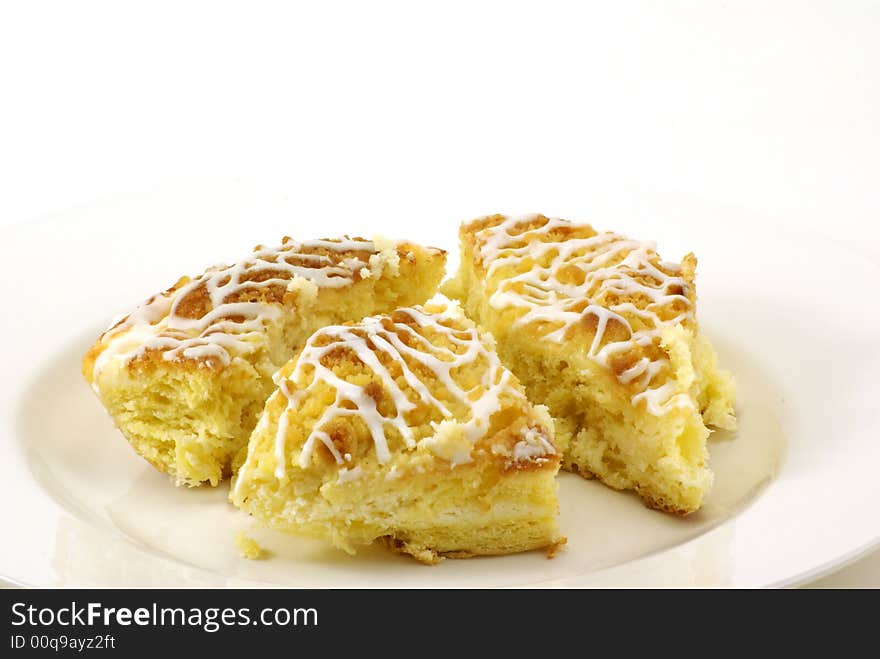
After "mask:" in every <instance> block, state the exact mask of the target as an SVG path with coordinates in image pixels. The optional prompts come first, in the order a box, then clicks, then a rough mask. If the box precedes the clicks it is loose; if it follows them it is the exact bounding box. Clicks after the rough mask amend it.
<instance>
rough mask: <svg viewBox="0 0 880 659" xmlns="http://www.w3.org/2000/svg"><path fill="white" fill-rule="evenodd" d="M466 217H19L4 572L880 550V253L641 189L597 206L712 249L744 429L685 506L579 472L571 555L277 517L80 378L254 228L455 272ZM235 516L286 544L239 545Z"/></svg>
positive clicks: (261, 579)
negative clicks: (312, 530) (877, 295)
mask: <svg viewBox="0 0 880 659" xmlns="http://www.w3.org/2000/svg"><path fill="white" fill-rule="evenodd" d="M487 210H489V209H487ZM492 210H494V209H492ZM501 210H507V209H501ZM524 210H526V209H524ZM459 219H464V218H457V217H450V218H449V219H448V221H447V222H445V223H444V222H431V223H427V224H426V226H419V225H418V224H416V223H412V222H404V221H398V222H394V221H393V220H389V219H388V218H382V219H381V220H377V219H374V218H370V217H358V218H354V219H352V218H343V219H337V220H334V219H328V218H314V217H311V218H308V219H303V218H298V217H297V215H296V210H295V205H294V204H292V203H290V202H286V201H285V200H283V199H280V198H279V199H272V198H270V197H267V196H255V195H254V194H252V193H250V192H246V191H244V190H243V189H240V188H238V187H236V186H231V187H229V188H223V189H215V190H212V191H211V193H210V194H208V193H205V192H193V191H190V192H180V191H176V192H165V193H161V194H159V193H156V194H152V195H146V196H143V197H138V198H127V199H124V200H116V201H112V202H105V203H100V204H95V205H93V206H90V207H88V208H82V209H79V210H76V211H73V212H69V213H65V214H62V215H58V216H55V217H52V218H48V219H46V220H44V221H42V222H36V223H29V224H26V225H22V226H19V227H17V228H14V229H12V230H8V231H6V232H5V233H3V234H2V237H0V256H2V265H3V272H4V276H3V278H2V283H0V299H2V300H3V301H4V303H3V304H4V306H3V309H4V311H3V319H2V323H0V337H2V342H0V351H2V352H0V354H2V364H3V371H4V372H3V375H2V378H0V398H2V400H3V407H2V412H0V464H2V465H3V476H2V479H0V501H2V504H0V505H2V510H0V515H2V516H0V519H2V523H3V527H4V529H5V531H4V542H3V543H0V576H2V577H3V578H5V579H7V580H9V581H12V582H14V583H20V584H31V585H37V586H74V585H75V586H252V585H285V586H316V587H351V586H363V587H381V586H404V587H409V586H666V585H680V586H762V585H784V584H794V583H798V582H801V581H803V580H805V579H808V578H812V577H815V576H818V575H819V574H821V573H823V572H824V571H827V570H830V569H832V568H834V567H837V566H839V565H840V564H841V563H842V562H844V561H846V560H849V559H852V558H855V557H856V556H858V555H859V554H860V553H861V552H864V551H867V550H868V549H869V548H870V547H872V546H873V545H874V544H876V543H877V541H878V535H880V516H878V515H877V513H876V504H877V501H878V500H880V479H878V478H877V476H876V465H877V464H880V442H877V441H876V440H877V428H878V425H880V424H878V421H880V419H878V416H880V412H878V405H877V398H878V396H877V394H878V391H880V389H878V373H880V350H878V349H877V340H878V327H880V311H878V307H877V305H875V304H873V303H872V302H869V301H868V300H866V298H865V297H864V296H863V294H862V292H863V290H864V287H865V286H866V285H867V284H868V282H874V283H876V282H877V281H878V280H880V268H878V267H876V266H875V265H872V264H871V263H869V262H867V261H865V260H863V259H862V258H861V257H859V256H857V255H854V254H851V253H848V252H845V251H843V250H842V249H839V248H836V247H834V246H832V245H829V244H827V243H826V242H823V241H821V240H819V239H816V238H811V237H810V236H805V235H786V234H783V233H779V232H776V231H774V230H772V229H770V228H768V227H767V226H766V224H763V225H762V224H761V223H760V222H759V221H758V220H755V219H751V218H748V217H745V216H744V215H743V214H742V213H738V212H736V211H735V210H731V209H727V208H718V207H711V206H707V205H705V204H702V203H699V202H696V201H694V200H689V199H672V200H670V199H668V198H659V197H658V198H652V197H650V196H645V195H638V194H634V195H632V196H630V197H627V198H626V199H625V200H624V201H622V202H621V204H620V205H619V206H617V207H614V208H609V209H604V210H603V214H602V215H601V216H600V215H599V214H596V213H594V214H592V216H591V217H589V218H583V219H590V220H592V221H593V222H594V224H596V225H597V226H599V227H602V228H614V229H617V230H621V231H624V232H628V233H630V234H632V235H635V236H638V237H644V238H651V239H656V240H658V242H659V243H660V247H661V252H662V253H663V254H664V255H666V257H667V258H677V257H679V256H681V255H682V254H684V253H685V252H686V251H687V250H689V249H693V250H694V251H695V252H697V254H698V256H699V257H700V268H699V278H698V281H699V283H698V286H699V291H700V308H699V314H700V318H701V323H702V326H703V328H704V330H705V331H706V332H707V333H708V335H709V336H710V337H711V338H712V340H713V341H714V343H715V345H716V347H717V349H718V352H719V354H720V358H721V360H722V362H723V364H724V365H725V366H727V367H728V368H730V369H731V370H732V371H733V372H734V374H735V375H736V378H737V380H738V384H739V400H738V413H739V419H740V429H739V431H738V432H737V433H736V434H735V435H731V434H722V433H718V434H717V435H716V436H714V437H713V439H712V440H711V456H712V458H711V459H712V467H713V468H714V470H715V472H716V486H715V488H714V490H713V491H712V493H711V494H710V495H709V497H708V499H707V501H706V504H705V507H704V509H703V510H702V511H700V512H699V513H698V514H695V515H693V516H691V517H688V518H686V519H679V518H675V517H671V516H668V515H665V514H662V513H658V512H654V511H651V510H648V509H646V508H645V507H643V506H642V505H641V504H640V503H639V501H638V500H637V499H636V498H635V497H634V496H632V495H629V494H621V493H617V492H613V491H611V490H609V489H606V488H604V487H603V486H602V485H600V484H598V483H596V482H589V481H585V480H582V479H580V478H578V477H575V476H571V475H569V474H564V475H562V476H561V492H560V497H561V502H562V516H561V523H562V527H563V530H564V533H565V534H566V535H567V536H568V539H569V543H568V545H567V547H566V549H565V550H564V551H563V552H561V553H559V554H558V555H557V556H556V558H554V559H553V560H547V559H546V558H545V557H544V555H543V554H542V553H539V552H535V553H529V554H522V555H517V556H509V557H498V558H484V559H474V560H467V561H456V560H448V561H445V562H443V563H442V564H441V565H439V566H436V567H425V566H423V565H420V564H418V563H416V562H414V561H412V560H411V559H409V558H406V557H402V556H395V555H389V554H386V553H384V552H382V551H380V550H367V551H364V552H362V553H361V554H359V555H358V556H357V557H354V558H352V557H349V556H347V555H345V554H343V553H341V552H339V551H337V550H334V549H332V548H329V547H326V546H324V545H323V544H321V543H318V542H313V541H308V540H301V539H297V538H291V537H287V536H281V535H278V534H275V533H271V532H267V531H263V530H261V529H259V528H258V527H256V526H255V524H254V523H253V522H252V521H251V520H250V518H248V517H247V516H245V515H244V514H242V513H240V512H238V511H237V510H235V509H234V508H232V507H231V506H230V505H228V504H227V503H226V501H225V497H226V491H225V488H224V487H220V488H217V489H197V490H187V489H178V488H175V487H174V486H173V485H172V484H171V483H170V482H169V481H168V479H167V478H166V477H165V476H163V475H162V474H159V473H158V472H156V471H154V470H153V469H152V468H151V467H149V466H148V465H147V464H146V463H145V462H144V461H142V460H141V459H140V458H139V457H137V456H136V455H135V454H134V453H133V452H132V451H131V450H130V449H129V448H128V445H127V444H126V442H125V441H124V439H123V438H122V436H121V435H120V434H119V433H118V432H117V431H116V430H115V429H114V428H113V425H112V424H111V422H110V420H109V418H108V417H107V416H106V414H105V413H104V411H103V409H102V408H101V406H100V404H99V403H98V401H97V400H96V399H95V398H94V396H93V395H92V393H91V391H90V389H89V388H88V387H87V386H86V385H85V383H84V382H83V381H82V379H81V377H80V373H79V363H80V357H81V355H82V354H83V352H84V351H85V350H86V349H87V347H88V346H89V345H90V343H91V342H92V341H93V340H94V339H95V337H96V336H97V334H98V333H99V332H100V331H101V330H102V329H103V328H104V326H105V325H106V323H107V321H108V320H109V319H110V318H111V317H112V316H113V315H114V314H116V313H117V312H120V311H123V310H125V309H127V308H129V307H130V306H132V304H134V303H136V302H138V301H140V300H141V299H143V298H145V297H147V296H148V295H149V294H151V293H153V292H155V291H156V290H159V289H160V288H163V287H165V286H167V285H168V284H170V283H171V282H173V281H174V280H175V279H176V278H177V277H178V276H179V275H181V274H193V273H196V272H199V271H201V269H202V268H203V267H204V266H206V265H208V264H211V263H215V262H218V261H223V260H232V259H234V258H236V257H239V256H241V255H242V252H243V251H246V250H247V249H248V248H250V247H251V246H252V245H254V244H256V243H257V242H266V243H268V242H273V241H275V240H277V239H278V238H279V236H280V235H283V234H292V235H295V236H299V237H313V236H316V235H317V234H321V235H336V234H339V233H343V232H349V233H352V234H360V235H366V236H370V235H372V234H374V233H376V232H377V231H378V232H381V233H384V234H386V235H392V236H398V237H406V238H411V239H415V240H421V241H424V242H428V243H432V244H436V245H439V246H441V247H446V248H447V249H449V250H450V251H451V252H452V257H453V258H452V263H451V264H450V265H451V267H454V266H455V256H454V252H455V247H456V245H455V243H456V228H457V223H458V220H459ZM206 225H209V226H210V227H211V230H210V231H205V230H204V228H205V226H206ZM240 529H245V530H247V531H248V532H249V533H250V534H251V535H252V536H254V537H255V538H257V539H258V540H259V542H260V543H261V544H262V545H263V546H264V547H266V548H267V549H269V550H270V551H271V552H272V554H273V556H272V558H270V559H269V560H263V561H247V560H244V559H242V558H240V556H239V554H238V551H237V549H236V547H235V545H234V543H233V538H234V537H235V535H236V533H237V532H238V531H239V530H240Z"/></svg>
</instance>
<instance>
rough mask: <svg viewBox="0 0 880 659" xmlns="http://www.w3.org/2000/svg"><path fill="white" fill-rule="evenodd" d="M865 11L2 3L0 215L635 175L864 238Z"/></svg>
mask: <svg viewBox="0 0 880 659" xmlns="http://www.w3.org/2000/svg"><path fill="white" fill-rule="evenodd" d="M878 36H880V3H878V2H846V3H842V2H791V3H789V2H619V3H618V2H602V3H595V4H594V5H592V6H590V5H587V4H586V3H561V2H549V1H547V0H543V1H542V2H533V3H518V2H503V3H500V2H499V3H495V2H477V1H474V0H471V1H470V2H452V1H448V0H447V1H446V2H443V3H439V2H438V3H435V4H432V5H429V4H427V3H414V2H409V3H406V2H400V3H388V2H369V3H367V2H362V3H339V2H322V3H314V6H311V7H306V6H300V5H297V4H295V3H279V4H273V3H263V2H241V3H225V2H212V3H205V4H198V3H188V2H171V3H164V2H149V3H146V2H145V3H120V2H106V3H95V2H77V3H58V4H54V3H43V2H20V3H18V2H9V3H4V4H3V5H2V8H0V227H2V226H5V225H8V224H11V223H14V222H17V221H26V220H29V219H32V218H36V217H39V216H42V215H45V214H47V213H50V212H53V211H60V210H64V209H67V208H69V207H71V206H74V205H79V204H83V203H87V202H89V201H91V200H94V199H95V198H99V197H107V196H113V195H117V194H121V193H132V192H135V193H136V192H142V191H148V190H150V189H151V188H153V187H155V186H167V185H176V186H179V185H183V186H188V185H199V184H200V183H203V182H205V181H217V180H221V181H222V180H230V181H231V180H237V181H246V182H253V183H256V184H258V185H265V186H267V188H269V189H272V190H276V191H281V192H284V193H286V194H287V195H288V196H289V197H290V199H292V200H293V201H294V202H295V203H294V205H295V207H296V208H298V209H299V212H301V214H302V217H303V218H309V221H312V218H314V222H316V223H320V218H321V217H329V216H333V217H339V216H346V215H348V216H357V217H358V218H360V220H361V221H363V219H364V218H365V217H366V218H368V219H369V221H372V219H373V218H375V219H376V221H379V220H381V221H382V225H381V227H382V228H383V229H384V228H385V227H387V226H388V224H389V223H390V224H391V225H392V226H393V225H394V224H395V223H397V224H399V225H405V223H406V222H445V223H448V224H449V225H450V226H451V227H454V226H455V225H456V224H457V222H458V221H459V220H461V219H465V218H468V217H471V216H474V215H478V214H482V213H487V212H495V211H500V212H507V211H511V212H523V211H531V210H540V211H542V212H545V213H549V214H558V215H563V216H570V217H577V218H584V219H592V220H593V221H594V222H595V223H596V224H601V220H600V219H599V218H593V217H591V215H590V208H591V206H594V205H595V206H601V205H603V204H602V202H607V201H608V200H609V199H613V198H615V196H620V195H625V194H626V191H627V190H628V189H634V188H637V189H652V190H658V191H662V192H671V193H682V194H688V195H691V196H698V197H701V198H703V199H706V200H710V201H714V202H722V203H724V204H728V205H735V206H739V207H742V208H743V209H744V210H747V211H748V212H750V213H752V214H755V213H757V214H761V215H763V216H766V217H767V221H768V222H774V223H777V224H782V225H786V226H789V227H791V228H794V229H796V230H798V231H810V232H819V233H821V234H823V235H825V236H827V237H828V238H829V240H833V241H837V242H841V243H844V244H847V245H849V246H850V247H851V248H852V249H854V250H857V251H860V252H862V253H864V254H867V255H869V256H870V257H872V258H874V259H877V260H880V229H878V227H877V220H878V214H880V186H878V174H880V46H878V41H880V40H878ZM119 221H120V222H125V218H120V219H119ZM705 221H706V230H707V231H722V230H726V231H735V230H736V227H729V226H727V227H722V226H719V225H718V223H713V218H711V217H707V218H706V220H705ZM193 222H203V223H204V224H205V226H206V228H211V224H210V218H208V217H204V218H193ZM872 299H873V298H871V297H868V298H866V301H868V300H872ZM819 583H821V584H822V585H832V586H834V585H841V586H857V585H870V586H875V587H876V586H880V554H878V553H875V554H874V555H873V556H870V557H868V558H866V559H863V560H862V561H860V562H859V563H857V564H856V565H854V566H851V567H849V568H846V569H844V570H843V571H841V572H838V573H837V574H835V575H833V576H831V577H828V578H826V579H824V580H822V581H821V582H819Z"/></svg>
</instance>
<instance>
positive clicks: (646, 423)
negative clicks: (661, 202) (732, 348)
mask: <svg viewBox="0 0 880 659" xmlns="http://www.w3.org/2000/svg"><path fill="white" fill-rule="evenodd" d="M460 239H461V249H462V255H461V267H460V270H459V272H458V274H457V275H456V277H455V278H454V279H453V280H451V281H450V282H448V284H447V285H446V287H445V288H444V292H446V293H447V294H449V295H450V296H453V297H457V298H459V299H460V300H461V301H462V302H463V305H464V308H465V311H466V313H467V314H468V315H469V316H470V317H471V318H473V319H475V320H476V321H477V322H478V323H479V324H481V325H482V326H483V327H484V328H485V329H487V330H489V331H490V332H491V333H492V334H493V335H494V337H495V338H496V340H497V341H498V350H499V354H500V355H501V359H502V361H503V362H504V364H505V365H507V366H508V368H510V369H511V370H512V371H513V372H514V373H515V374H516V375H517V377H518V378H519V379H520V380H521V381H522V383H523V384H524V385H525V388H526V391H527V392H528V395H529V397H530V398H531V400H532V401H534V402H536V403H543V404H546V405H547V406H548V407H549V408H550V412H551V414H552V415H553V417H554V420H555V423H556V438H557V442H558V445H559V446H560V448H561V449H562V450H563V468H565V469H569V470H572V471H577V472H579V473H581V474H582V475H584V476H586V477H590V476H596V477H598V478H600V479H601V480H602V481H603V482H604V483H606V484H607V485H609V486H611V487H613V488H617V489H632V490H635V491H636V492H637V493H638V494H639V495H640V496H641V497H642V498H643V499H644V501H645V502H646V503H647V504H648V505H649V506H651V507H654V508H658V509H660V510H665V511H669V512H675V513H680V514H685V513H690V512H693V511H695V510H697V509H698V508H699V507H700V506H701V504H702V501H703V497H704V495H705V493H706V492H707V491H708V489H709V488H710V486H711V484H712V478H713V476H712V472H711V471H710V469H709V466H708V464H707V462H708V451H707V446H706V439H707V437H708V436H709V428H708V427H707V426H717V427H720V428H727V429H732V428H734V427H735V419H734V414H733V400H734V385H733V381H732V379H731V377H730V375H729V374H728V373H727V372H725V371H722V370H719V368H718V366H717V360H716V357H715V352H714V350H713V349H712V346H711V345H710V344H709V341H708V340H707V339H706V337H705V336H703V335H702V334H700V332H699V329H698V326H697V319H696V301H697V297H696V289H695V287H694V270H695V268H696V258H695V257H694V255H693V254H688V255H687V256H685V257H684V259H683V260H682V262H681V264H677V263H669V262H666V261H662V260H661V259H660V257H659V256H658V254H657V252H656V251H655V247H654V245H653V244H651V243H644V242H638V241H635V240H630V239H628V238H626V237H624V236H622V235H619V234H616V233H607V232H606V233H597V232H596V231H594V230H593V228H592V227H590V226H589V225H588V224H575V223H572V222H567V221H565V220H560V219H549V218H547V217H544V216H543V215H532V216H527V217H521V218H515V217H505V216H502V215H493V216H491V217H485V218H482V219H478V220H475V221H472V222H469V223H465V224H463V225H462V227H461V230H460Z"/></svg>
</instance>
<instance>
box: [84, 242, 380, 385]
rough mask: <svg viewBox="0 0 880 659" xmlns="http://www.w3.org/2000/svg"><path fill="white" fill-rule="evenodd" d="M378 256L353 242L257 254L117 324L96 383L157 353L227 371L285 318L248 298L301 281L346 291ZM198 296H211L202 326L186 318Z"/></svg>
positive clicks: (274, 307) (295, 245) (107, 337)
mask: <svg viewBox="0 0 880 659" xmlns="http://www.w3.org/2000/svg"><path fill="white" fill-rule="evenodd" d="M319 250H327V251H330V252H331V254H323V253H319ZM376 251H377V248H376V245H375V244H374V243H373V242H372V241H366V240H360V239H350V238H348V237H343V238H340V239H336V240H310V241H305V242H296V241H294V240H291V239H290V238H285V239H284V242H283V244H282V245H281V246H280V247H274V248H267V247H263V246H258V247H257V248H256V249H255V250H254V252H253V253H252V254H251V255H250V256H249V257H248V258H247V259H245V260H242V261H239V262H238V263H235V264H233V265H229V266H215V267H212V268H209V269H208V270H206V271H205V273H204V274H202V275H201V276H200V277H197V278H195V279H193V280H191V281H189V282H187V283H186V284H184V285H183V286H182V287H181V288H179V289H178V290H176V291H173V292H168V291H166V292H165V293H161V294H159V295H155V296H153V297H152V298H150V299H149V300H147V301H146V302H144V303H143V304H141V305H140V306H138V307H137V308H136V309H135V310H134V311H132V312H131V313H130V314H129V315H128V316H126V317H124V318H123V319H122V320H119V321H117V322H114V323H113V324H112V325H111V326H110V328H108V330H107V331H106V332H104V334H103V335H102V337H101V340H102V341H103V342H104V344H105V348H104V350H103V352H101V354H100V355H99V356H98V358H97V359H96V361H95V367H94V375H93V382H96V381H97V377H98V374H99V373H100V371H101V370H102V369H103V368H104V367H105V366H106V364H107V363H109V362H110V360H112V359H122V360H125V361H131V360H132V359H134V358H135V357H138V356H141V355H143V354H144V353H145V352H147V351H151V350H157V351H161V352H162V357H163V359H166V360H180V359H192V360H208V359H214V360H217V361H218V362H219V363H221V364H228V363H229V362H230V360H231V359H232V355H240V354H247V353H249V352H251V351H253V350H254V345H255V344H256V343H257V341H254V339H256V338H258V337H259V335H261V333H262V332H263V330H264V328H265V327H266V325H267V324H268V323H271V322H274V321H277V320H278V319H280V318H281V316H282V313H283V310H282V308H281V306H280V305H278V304H266V303H265V302H260V301H241V300H242V297H243V296H246V295H247V294H248V293H259V292H260V291H261V290H263V289H267V288H269V287H279V286H280V287H284V288H285V289H286V288H288V287H291V286H294V285H295V282H297V281H301V282H303V283H306V282H310V283H311V284H312V285H313V286H317V287H323V288H340V287H343V286H348V285H349V284H351V283H352V282H353V281H354V279H355V273H359V274H358V276H359V277H360V278H364V273H365V272H367V273H369V272H370V257H372V256H375V254H376ZM334 252H335V254H334ZM349 253H352V254H349ZM342 254H346V257H345V258H341V255H342ZM254 279H259V281H255V280H254ZM200 289H201V290H203V291H204V294H205V295H206V296H207V304H206V307H207V312H206V313H204V314H203V315H201V317H199V318H190V317H188V316H187V315H184V314H182V313H180V311H181V309H180V307H181V305H182V304H184V303H185V301H186V300H187V299H188V298H189V297H190V296H191V295H192V294H194V293H195V294H198V291H199V290H200ZM184 313H185V312H184ZM94 386H96V385H95V384H93V387H94Z"/></svg>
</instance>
